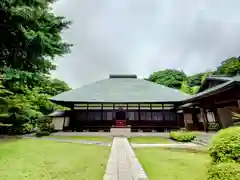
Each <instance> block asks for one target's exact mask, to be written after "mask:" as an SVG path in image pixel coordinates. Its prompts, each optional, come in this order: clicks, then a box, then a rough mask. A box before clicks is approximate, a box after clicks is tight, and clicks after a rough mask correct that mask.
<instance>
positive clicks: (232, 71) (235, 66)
mask: <svg viewBox="0 0 240 180" xmlns="http://www.w3.org/2000/svg"><path fill="white" fill-rule="evenodd" d="M214 74H216V75H226V76H236V75H237V74H240V60H239V58H236V57H231V58H229V59H226V60H225V61H222V63H221V65H220V66H219V67H218V68H217V70H216V71H215V72H214Z"/></svg>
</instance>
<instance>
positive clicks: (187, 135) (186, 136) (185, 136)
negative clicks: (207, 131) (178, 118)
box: [169, 131, 198, 142]
mask: <svg viewBox="0 0 240 180" xmlns="http://www.w3.org/2000/svg"><path fill="white" fill-rule="evenodd" d="M197 135H198V134H197V133H196V132H188V131H171V132H170V133H169V136H170V138H171V139H173V140H176V141H179V142H190V141H192V140H194V139H195V138H196V137H197Z"/></svg>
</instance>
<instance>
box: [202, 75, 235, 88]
mask: <svg viewBox="0 0 240 180" xmlns="http://www.w3.org/2000/svg"><path fill="white" fill-rule="evenodd" d="M231 80H232V77H227V76H219V75H217V76H216V75H211V76H208V77H207V78H206V79H205V81H204V82H203V83H202V85H201V87H200V88H199V91H198V92H202V91H204V90H206V88H208V85H209V83H211V82H214V81H215V82H218V84H221V83H225V82H227V81H231Z"/></svg>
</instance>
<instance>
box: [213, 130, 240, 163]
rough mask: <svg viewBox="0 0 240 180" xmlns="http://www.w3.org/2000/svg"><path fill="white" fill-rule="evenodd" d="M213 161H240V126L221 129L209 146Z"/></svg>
mask: <svg viewBox="0 0 240 180" xmlns="http://www.w3.org/2000/svg"><path fill="white" fill-rule="evenodd" d="M209 152H210V156H211V157H212V161H213V163H219V162H230V161H235V162H238V163H240V127H230V128H227V129H222V130H221V131H219V132H218V133H217V134H216V135H215V136H214V137H213V139H212V141H211V143H210V148H209Z"/></svg>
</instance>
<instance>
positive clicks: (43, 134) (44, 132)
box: [36, 131, 50, 137]
mask: <svg viewBox="0 0 240 180" xmlns="http://www.w3.org/2000/svg"><path fill="white" fill-rule="evenodd" d="M49 135H50V133H49V132H48V131H40V132H36V137H43V136H49Z"/></svg>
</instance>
